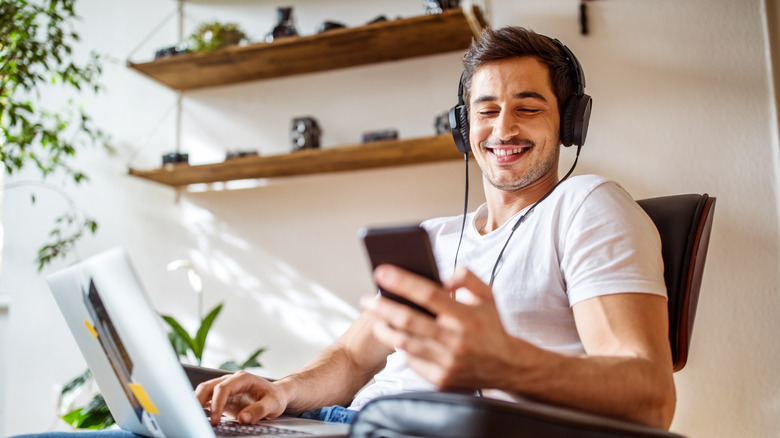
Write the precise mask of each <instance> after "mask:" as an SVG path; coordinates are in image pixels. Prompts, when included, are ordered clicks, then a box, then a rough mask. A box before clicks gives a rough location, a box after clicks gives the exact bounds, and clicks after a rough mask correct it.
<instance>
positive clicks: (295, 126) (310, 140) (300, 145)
mask: <svg viewBox="0 0 780 438" xmlns="http://www.w3.org/2000/svg"><path fill="white" fill-rule="evenodd" d="M321 134H322V131H321V130H320V125H319V124H318V123H317V120H315V119H314V117H297V118H294V119H293V120H292V123H290V141H292V147H293V149H292V150H293V151H300V150H303V149H316V148H319V147H320V135H321Z"/></svg>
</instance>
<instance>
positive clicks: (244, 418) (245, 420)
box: [238, 412, 252, 423]
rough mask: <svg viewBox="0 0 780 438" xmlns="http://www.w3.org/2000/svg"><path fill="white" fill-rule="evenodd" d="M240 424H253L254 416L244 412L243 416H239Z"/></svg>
mask: <svg viewBox="0 0 780 438" xmlns="http://www.w3.org/2000/svg"><path fill="white" fill-rule="evenodd" d="M238 422H239V423H251V422H252V416H251V415H249V414H248V413H246V412H244V413H243V414H241V415H239V416H238Z"/></svg>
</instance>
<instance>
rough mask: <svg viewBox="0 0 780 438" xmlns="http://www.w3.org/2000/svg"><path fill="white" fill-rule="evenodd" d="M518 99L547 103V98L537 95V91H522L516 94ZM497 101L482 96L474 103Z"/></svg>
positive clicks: (489, 96)
mask: <svg viewBox="0 0 780 438" xmlns="http://www.w3.org/2000/svg"><path fill="white" fill-rule="evenodd" d="M515 98H516V99H538V100H541V101H543V102H547V98H545V97H544V96H542V95H541V94H539V93H537V92H536V91H521V92H519V93H517V94H515ZM494 100H496V97H495V96H491V95H486V96H480V97H478V98H476V99H474V102H473V103H480V102H492V101H494Z"/></svg>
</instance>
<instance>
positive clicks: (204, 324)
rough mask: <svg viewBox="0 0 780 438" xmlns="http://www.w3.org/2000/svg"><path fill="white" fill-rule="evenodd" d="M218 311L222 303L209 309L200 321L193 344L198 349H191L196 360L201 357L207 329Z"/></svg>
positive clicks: (209, 328)
mask: <svg viewBox="0 0 780 438" xmlns="http://www.w3.org/2000/svg"><path fill="white" fill-rule="evenodd" d="M220 311H222V303H219V304H218V305H217V306H216V307H214V308H213V309H211V311H210V312H209V313H208V315H206V316H205V317H204V318H203V321H201V323H200V327H198V332H197V333H196V334H195V345H197V347H198V350H197V352H196V351H195V350H194V349H193V352H195V357H197V358H198V360H200V359H202V358H203V350H204V349H205V348H206V337H207V336H208V334H209V330H211V325H212V324H214V320H215V319H216V318H217V316H219V312H220Z"/></svg>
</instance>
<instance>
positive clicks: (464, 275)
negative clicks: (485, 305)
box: [442, 266, 493, 304]
mask: <svg viewBox="0 0 780 438" xmlns="http://www.w3.org/2000/svg"><path fill="white" fill-rule="evenodd" d="M442 286H443V287H444V288H445V289H448V290H458V289H465V290H467V291H468V292H470V294H471V296H472V297H473V298H474V299H475V300H476V303H473V304H478V303H480V302H489V301H493V290H492V289H491V288H490V286H489V285H487V284H485V283H484V282H483V281H482V280H480V279H479V277H477V276H476V275H474V273H472V272H471V271H469V270H468V269H467V268H464V267H462V266H461V267H459V268H457V269H456V270H455V272H454V273H453V274H452V276H451V277H450V278H448V279H447V280H445V281H444V282H443V283H442Z"/></svg>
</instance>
